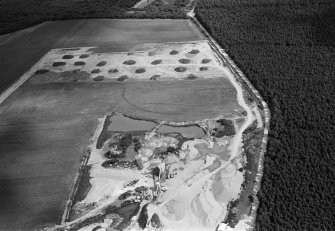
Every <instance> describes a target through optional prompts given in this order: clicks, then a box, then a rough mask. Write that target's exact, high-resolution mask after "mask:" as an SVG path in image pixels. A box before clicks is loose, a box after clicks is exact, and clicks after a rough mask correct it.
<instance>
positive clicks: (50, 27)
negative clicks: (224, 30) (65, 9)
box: [0, 19, 203, 92]
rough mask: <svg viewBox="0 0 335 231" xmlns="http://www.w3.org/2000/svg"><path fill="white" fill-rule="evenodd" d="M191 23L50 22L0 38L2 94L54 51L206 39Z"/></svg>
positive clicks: (175, 21)
mask: <svg viewBox="0 0 335 231" xmlns="http://www.w3.org/2000/svg"><path fill="white" fill-rule="evenodd" d="M202 38H203V37H202V35H201V34H200V32H199V31H198V30H197V29H196V28H195V26H194V25H192V24H191V22H190V21H188V20H160V19H156V20H105V19H96V20H93V19H91V20H69V21H56V22H47V23H44V24H42V25H39V26H37V27H33V28H28V29H26V30H23V31H18V32H15V33H12V34H8V35H3V36H0V51H1V52H0V63H1V65H0V73H1V80H0V92H2V91H4V90H5V89H6V88H7V87H9V86H10V85H11V84H12V83H13V82H14V81H15V80H16V79H18V78H19V77H20V76H21V75H22V74H23V73H24V72H26V71H27V70H28V69H29V68H30V67H31V66H32V65H34V64H35V63H36V62H37V61H38V60H39V59H41V58H42V56H43V55H45V54H46V53H47V52H48V51H49V50H50V49H53V48H61V47H83V46H85V47H89V46H99V47H102V48H103V49H109V50H111V51H126V50H128V49H130V48H132V47H133V46H135V45H137V44H141V43H151V42H182V41H191V40H199V39H202Z"/></svg>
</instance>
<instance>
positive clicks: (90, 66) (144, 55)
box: [40, 41, 223, 80]
mask: <svg viewBox="0 0 335 231" xmlns="http://www.w3.org/2000/svg"><path fill="white" fill-rule="evenodd" d="M93 48H94V47H82V48H78V49H77V50H74V49H54V50H51V51H50V52H49V55H48V58H47V59H44V61H43V65H40V69H49V70H50V71H53V72H56V73H59V72H65V71H73V70H80V71H85V72H87V73H89V74H90V77H91V78H92V79H93V78H94V77H97V76H104V77H105V79H111V80H112V79H117V78H119V77H120V76H122V75H127V76H128V77H129V78H136V79H150V77H152V76H153V75H161V77H160V78H161V79H164V78H177V79H184V78H186V77H187V76H189V75H190V74H194V75H196V76H197V75H198V76H201V77H202V78H218V77H223V76H222V74H223V73H222V72H221V71H219V70H218V69H217V64H216V63H215V57H214V55H213V52H212V50H211V48H210V47H209V45H208V43H207V42H206V41H197V42H190V43H164V44H144V45H141V46H136V47H134V48H133V49H132V51H130V52H112V53H94V52H92V49H93ZM193 49H197V50H199V51H200V53H198V54H190V53H189V52H190V51H191V50H193ZM171 50H177V51H179V53H178V54H176V55H170V54H169V52H170V51H171ZM81 54H88V55H89V57H88V58H85V59H80V58H79V56H80V55H81ZM64 55H73V56H74V58H72V59H62V57H63V56H64ZM205 58H206V59H210V60H212V61H211V62H209V63H207V64H202V63H201V61H202V60H203V59H205ZM180 59H190V60H191V62H190V63H188V64H182V63H180V62H179V61H178V60H180ZM127 60H134V61H136V63H135V64H134V65H125V64H123V62H124V61H127ZM154 60H162V63H161V64H157V65H152V64H151V62H152V61H154ZM56 61H62V62H66V65H64V66H59V67H53V66H52V64H53V63H54V62H56ZM77 61H83V62H85V65H84V66H75V65H74V63H75V62H77ZM100 61H106V62H107V64H106V65H105V66H102V67H98V66H96V65H97V64H98V63H99V62H100ZM176 67H186V68H187V70H186V71H185V72H176V71H175V70H174V69H175V68H176ZM200 67H207V68H208V70H206V71H200V70H199V68H200ZM138 68H145V70H146V71H145V72H144V73H140V74H138V73H135V71H136V69H138ZM94 69H100V72H99V73H95V74H94V73H91V72H92V70H94ZM110 69H118V72H117V73H108V71H109V70H110Z"/></svg>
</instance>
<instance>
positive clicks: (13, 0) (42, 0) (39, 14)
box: [0, 0, 186, 34]
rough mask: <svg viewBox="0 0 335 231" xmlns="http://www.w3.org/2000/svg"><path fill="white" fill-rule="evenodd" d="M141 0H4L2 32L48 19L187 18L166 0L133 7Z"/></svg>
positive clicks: (0, 9)
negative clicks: (137, 7)
mask: <svg viewBox="0 0 335 231" xmlns="http://www.w3.org/2000/svg"><path fill="white" fill-rule="evenodd" d="M138 1H139V0H94V1H92V0H78V1H74V0H24V1H22V0H1V1H0V34H5V33H9V32H13V31H16V30H19V29H23V28H26V27H29V26H33V25H36V24H38V23H42V22H45V21H54V20H70V19H87V18H112V19H114V18H186V15H185V13H184V12H183V10H182V9H180V7H178V6H175V5H173V4H168V5H166V4H164V2H163V1H162V0H159V1H156V2H154V3H153V4H150V5H148V6H147V7H145V8H144V9H133V8H132V7H133V6H134V5H135V4H136V3H137V2H138Z"/></svg>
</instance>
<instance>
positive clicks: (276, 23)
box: [196, 0, 335, 231]
mask: <svg viewBox="0 0 335 231" xmlns="http://www.w3.org/2000/svg"><path fill="white" fill-rule="evenodd" d="M196 13H197V18H198V20H199V21H200V22H201V23H202V24H203V25H204V27H205V28H206V29H207V30H208V31H209V32H210V33H211V35H212V36H213V37H214V38H215V39H216V40H217V41H218V42H219V44H221V46H222V47H224V48H225V49H226V51H227V53H228V54H229V55H230V56H231V57H232V58H233V59H234V61H235V62H236V63H237V64H238V66H239V67H240V68H241V69H242V71H243V72H244V73H245V74H246V76H247V77H248V78H249V80H250V81H251V82H252V83H253V85H254V86H255V87H256V88H257V89H258V90H259V92H260V94H261V95H262V96H263V98H264V99H265V100H266V101H267V103H268V105H269V108H270V111H271V113H272V119H271V128H270V133H269V142H268V152H267V154H266V156H265V162H264V175H263V179H262V186H261V190H260V192H259V195H258V196H259V199H260V204H259V209H258V216H257V219H256V230H291V231H293V230H335V219H334V217H335V207H334V204H335V197H334V195H335V168H334V165H335V155H334V153H335V142H334V141H335V79H334V78H335V65H334V64H335V55H334V54H335V39H334V38H335V2H334V1H332V0H296V1H291V0H273V1H267V0H254V1H250V0H240V1H236V0H202V1H199V4H198V5H197V8H196Z"/></svg>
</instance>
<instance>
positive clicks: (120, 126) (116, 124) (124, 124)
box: [107, 115, 156, 132]
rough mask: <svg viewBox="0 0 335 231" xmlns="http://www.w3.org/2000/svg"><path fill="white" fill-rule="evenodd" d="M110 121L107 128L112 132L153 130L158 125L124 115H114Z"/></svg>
mask: <svg viewBox="0 0 335 231" xmlns="http://www.w3.org/2000/svg"><path fill="white" fill-rule="evenodd" d="M110 121H111V124H110V125H109V126H108V129H107V130H108V131H111V132H130V131H151V130H152V129H154V127H155V126H156V123H154V122H151V121H146V120H137V119H131V118H129V117H126V116H123V115H113V116H112V117H111V118H110Z"/></svg>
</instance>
